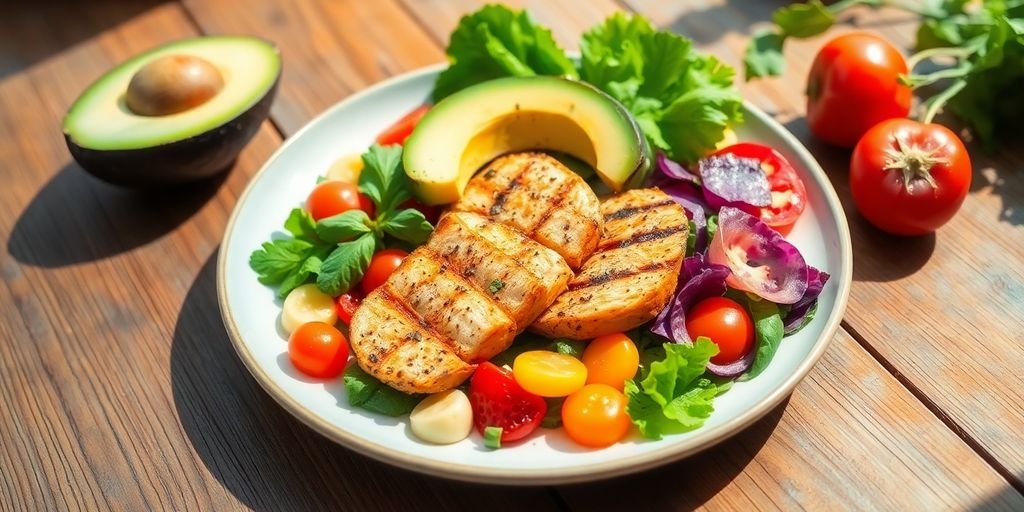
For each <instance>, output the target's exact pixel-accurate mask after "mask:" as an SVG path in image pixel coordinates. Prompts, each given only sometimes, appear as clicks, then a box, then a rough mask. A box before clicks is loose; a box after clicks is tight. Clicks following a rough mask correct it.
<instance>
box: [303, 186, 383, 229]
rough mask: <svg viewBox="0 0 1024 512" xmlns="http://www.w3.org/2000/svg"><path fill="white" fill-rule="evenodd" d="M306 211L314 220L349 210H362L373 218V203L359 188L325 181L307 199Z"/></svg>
mask: <svg viewBox="0 0 1024 512" xmlns="http://www.w3.org/2000/svg"><path fill="white" fill-rule="evenodd" d="M306 210H307V211H309V214H310V215H311V216H312V217H313V220H320V219H326V218H327V217H333V216H335V215H337V214H339V213H343V212H347V211H349V210H362V211H364V212H366V214H367V215H369V216H370V218H371V219H372V218H373V214H374V207H373V201H371V200H370V198H369V197H366V195H365V194H363V193H361V192H359V187H357V186H355V185H353V184H351V183H345V182H343V181H325V182H323V183H321V184H319V185H317V186H316V188H314V189H313V192H311V193H310V194H309V198H308V199H306Z"/></svg>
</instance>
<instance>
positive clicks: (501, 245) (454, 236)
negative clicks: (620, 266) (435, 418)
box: [349, 212, 573, 393]
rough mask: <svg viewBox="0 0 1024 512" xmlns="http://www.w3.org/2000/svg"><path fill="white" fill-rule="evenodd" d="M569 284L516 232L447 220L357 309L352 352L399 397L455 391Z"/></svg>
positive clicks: (453, 216) (479, 220)
mask: <svg viewBox="0 0 1024 512" xmlns="http://www.w3.org/2000/svg"><path fill="white" fill-rule="evenodd" d="M572 276H573V274H572V270H571V269H569V267H568V266H567V265H566V264H565V262H564V261H563V260H562V258H561V256H559V255H558V254H557V253H555V252H554V251H552V250H551V249H548V248H547V247H544V246H543V245H541V244H539V243H537V242H535V241H534V240H531V239H530V238H528V237H526V236H525V235H523V234H522V233H520V232H519V231H517V230H515V229H513V228H512V227H510V226H507V225H504V224H501V223H499V222H495V221H493V220H491V219H488V218H486V217H484V216H481V215H478V214H475V213H468V212H452V213H448V214H446V215H445V216H443V217H442V218H441V220H440V221H439V222H438V224H437V228H436V229H435V230H434V233H433V235H431V238H430V240H429V241H428V242H427V244H426V245H424V246H422V247H419V248H417V249H416V250H415V251H413V252H412V254H410V255H409V256H408V257H406V259H405V260H404V261H403V262H402V264H401V265H400V266H399V267H398V269H396V270H395V272H394V273H393V274H392V275H391V277H389V278H388V280H387V282H386V283H384V285H383V286H381V287H380V288H378V289H377V290H375V291H373V292H372V293H371V294H370V295H369V296H367V298H366V299H365V300H364V301H363V303H362V305H360V307H359V308H357V309H356V311H355V314H354V315H353V316H352V323H351V325H350V326H349V335H350V336H349V337H350V342H351V346H352V351H353V353H354V354H355V356H356V361H357V362H358V364H359V366H360V367H362V368H363V369H364V370H366V371H367V372H368V373H369V374H371V375H373V376H374V377H376V378H378V379H380V380H381V381H382V382H384V383H386V384H388V385H390V386H392V387H394V388H395V389H398V390H401V391H405V392H407V393H436V392H440V391H445V390H447V389H451V388H453V387H455V386H457V385H459V384H460V383H462V381H464V380H465V379H466V378H467V377H469V375H470V374H472V372H473V370H474V368H475V365H474V364H473V363H476V362H479V361H483V360H486V359H490V358H491V357H493V356H495V355H497V354H498V353H500V352H502V351H503V350H505V349H507V348H508V346H509V345H510V344H511V343H512V339H513V338H514V337H515V335H516V334H518V333H519V332H521V331H522V330H524V329H525V328H526V326H528V325H530V323H531V322H533V320H534V319H535V318H537V316H538V315H539V314H540V313H541V312H542V311H543V310H544V308H546V307H547V306H548V305H549V304H550V303H551V302H552V301H553V300H554V299H555V297H557V296H558V295H559V294H561V293H562V292H563V291H564V290H565V288H566V285H567V284H568V282H569V280H570V279H571V278H572Z"/></svg>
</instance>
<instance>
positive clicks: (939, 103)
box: [921, 78, 967, 124]
mask: <svg viewBox="0 0 1024 512" xmlns="http://www.w3.org/2000/svg"><path fill="white" fill-rule="evenodd" d="M964 87H967V79H965V78H961V79H959V80H957V81H956V82H953V85H950V86H949V88H947V89H946V90H944V91H942V92H940V93H939V94H936V95H935V96H932V97H931V98H929V99H928V101H926V102H925V105H926V106H927V108H926V110H925V112H924V117H923V118H921V122H922V123H924V124H929V123H931V122H932V120H933V119H935V115H936V114H938V113H939V110H942V107H944V106H945V105H946V103H947V102H949V100H951V99H952V98H953V96H956V95H957V93H959V92H960V91H962V90H963V88H964Z"/></svg>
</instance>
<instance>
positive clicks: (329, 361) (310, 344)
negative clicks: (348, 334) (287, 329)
mask: <svg viewBox="0 0 1024 512" xmlns="http://www.w3.org/2000/svg"><path fill="white" fill-rule="evenodd" d="M288 359H290V360H291V362H292V366H294V367H295V369H296V370H299V371H300V372H302V373H304V374H306V375H309V376H310V377H314V378H317V379H331V378H334V377H337V376H338V375H341V372H343V371H344V370H345V363H346V362H348V341H347V340H346V339H345V336H344V335H343V334H341V331H339V330H338V329H336V328H335V327H334V326H333V325H329V324H325V323H323V322H308V323H304V324H302V325H300V326H299V327H298V328H297V329H295V330H294V331H293V332H292V335H291V336H290V337H289V338H288Z"/></svg>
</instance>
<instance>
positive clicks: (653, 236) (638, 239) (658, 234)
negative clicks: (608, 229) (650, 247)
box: [594, 225, 686, 254]
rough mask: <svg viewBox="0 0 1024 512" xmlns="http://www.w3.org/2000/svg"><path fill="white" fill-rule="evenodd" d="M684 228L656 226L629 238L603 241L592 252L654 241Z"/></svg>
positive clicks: (684, 228)
mask: <svg viewBox="0 0 1024 512" xmlns="http://www.w3.org/2000/svg"><path fill="white" fill-rule="evenodd" d="M684 230H686V227H684V226H682V225H680V226H674V227H670V228H658V229H654V230H651V231H647V232H644V233H637V234H635V235H633V236H631V237H629V238H627V239H625V240H621V241H614V240H613V241H611V242H605V243H603V244H601V246H600V247H599V248H598V250H597V252H595V253H594V254H597V253H599V252H604V251H608V250H611V249H621V248H623V247H629V246H631V245H638V244H642V243H644V242H651V241H654V240H661V239H662V238H666V237H669V236H672V235H674V234H676V233H680V232H682V231H684Z"/></svg>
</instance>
